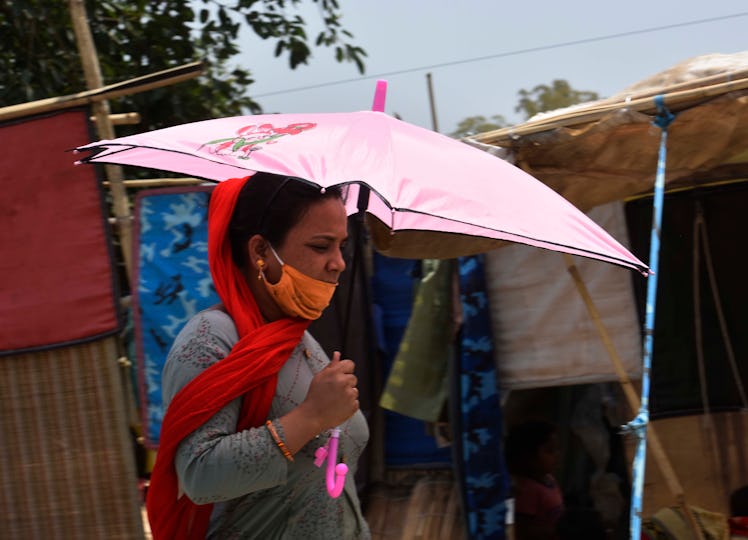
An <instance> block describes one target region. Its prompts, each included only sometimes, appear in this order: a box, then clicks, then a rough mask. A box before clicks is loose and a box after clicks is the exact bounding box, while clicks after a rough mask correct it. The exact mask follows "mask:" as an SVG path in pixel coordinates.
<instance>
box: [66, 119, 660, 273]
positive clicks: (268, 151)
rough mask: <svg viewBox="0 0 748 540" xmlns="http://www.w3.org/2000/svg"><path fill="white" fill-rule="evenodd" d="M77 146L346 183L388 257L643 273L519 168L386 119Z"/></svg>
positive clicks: (198, 126) (220, 124)
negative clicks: (510, 257) (518, 254)
mask: <svg viewBox="0 0 748 540" xmlns="http://www.w3.org/2000/svg"><path fill="white" fill-rule="evenodd" d="M77 150H93V151H95V152H94V154H93V155H91V156H89V157H86V158H84V159H83V160H82V162H86V163H114V164H120V165H134V166H139V167H147V168H151V169H159V170H166V171H174V172H179V173H183V174H187V175H191V176H196V177H200V178H206V179H209V180H215V181H221V180H224V179H227V178H231V177H237V176H246V175H249V174H252V173H253V172H254V171H265V172H270V173H276V174H281V175H287V176H294V177H298V178H300V179H303V180H305V181H308V182H313V183H314V184H316V185H318V186H320V188H326V187H330V186H334V185H343V186H348V198H347V201H348V202H347V206H348V208H349V212H350V213H354V212H355V211H356V210H357V209H363V210H365V211H366V212H367V213H368V215H369V216H370V219H369V227H370V230H371V234H372V238H373V241H374V244H375V246H376V247H377V249H378V250H379V251H380V252H382V253H383V254H385V255H389V256H394V257H404V258H453V257H458V256H464V255H471V254H475V253H480V252H485V251H489V250H491V249H493V248H496V247H498V246H500V245H502V244H503V243H504V242H505V241H510V242H519V243H523V244H528V245H531V246H536V247H540V248H545V249H551V250H554V251H561V252H566V253H571V254H575V255H582V256H585V257H590V258H593V259H599V260H602V261H606V262H609V263H613V264H618V265H621V266H624V267H629V268H634V269H636V270H639V271H640V272H642V273H645V274H646V273H647V272H648V268H647V266H646V265H645V264H644V263H642V262H641V261H640V260H639V259H637V258H636V257H634V256H633V255H632V254H631V253H630V252H629V251H628V250H627V249H626V248H624V247H623V246H622V245H621V244H619V243H618V242H617V241H616V240H615V239H613V238H612V237H611V236H610V235H609V234H608V233H606V232H605V231H604V230H603V229H602V228H600V227H599V226H598V225H597V224H595V223H594V222H593V221H592V220H590V219H589V218H588V217H587V216H586V215H584V214H583V213H582V212H581V211H579V210H578V209H577V208H575V207H574V206H573V205H572V204H571V203H569V202H568V201H566V200H565V199H564V198H563V197H561V196H560V195H558V194H557V193H556V192H554V191H553V190H551V189H550V188H548V187H547V186H545V185H544V184H543V183H541V182H539V181H538V180H536V179H535V178H533V177H532V176H530V175H529V174H527V173H525V172H524V171H522V170H521V169H519V168H518V167H515V166H513V165H511V164H509V163H507V162H505V161H503V160H501V159H499V158H497V157H495V156H492V155H490V154H488V153H486V152H483V151H481V150H478V149H476V148H473V147H471V146H468V145H467V144H464V143H462V142H460V141H458V140H455V139H451V138H449V137H446V136H444V135H440V134H438V133H435V132H433V131H429V130H427V129H423V128H420V127H418V126H415V125H412V124H408V123H406V122H403V121H400V120H397V119H395V118H393V117H391V116H388V115H387V114H385V113H383V112H377V111H361V112H351V113H330V114H270V115H254V116H236V117H229V118H220V119H215V120H207V121H203V122H195V123H190V124H184V125H180V126H176V127H170V128H165V129H160V130H156V131H151V132H148V133H143V134H138V135H132V136H128V137H120V138H117V139H114V140H109V141H108V140H103V141H99V142H95V143H91V144H87V145H84V146H80V147H78V148H77ZM362 188H363V189H362ZM370 193H371V195H370ZM371 218H373V219H371Z"/></svg>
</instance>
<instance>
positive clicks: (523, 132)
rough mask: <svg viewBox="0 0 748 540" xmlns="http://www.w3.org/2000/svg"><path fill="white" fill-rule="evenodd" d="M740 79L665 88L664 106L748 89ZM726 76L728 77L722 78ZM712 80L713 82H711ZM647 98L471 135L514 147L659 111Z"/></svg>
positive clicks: (744, 78)
mask: <svg viewBox="0 0 748 540" xmlns="http://www.w3.org/2000/svg"><path fill="white" fill-rule="evenodd" d="M737 74H738V76H739V77H740V78H735V79H730V80H727V81H725V82H720V83H715V84H710V85H708V86H704V87H701V88H688V89H686V90H677V91H671V90H670V89H669V88H663V89H662V92H661V93H662V94H663V95H664V99H665V104H666V105H667V107H668V108H669V109H670V110H671V111H672V112H678V111H680V110H683V109H687V108H688V107H692V106H694V105H696V104H698V103H701V102H703V101H707V100H709V99H712V98H715V97H717V96H721V95H723V94H727V93H729V92H736V91H738V90H745V89H748V76H746V74H745V72H737ZM723 77H726V75H723ZM710 80H711V79H710ZM642 95H643V96H644V97H640V96H639V95H631V96H627V97H625V98H623V97H620V96H617V97H615V98H609V99H605V100H600V101H596V102H592V103H590V104H589V105H586V106H580V107H578V108H575V109H572V110H571V111H565V110H563V109H562V110H560V111H559V112H558V113H557V114H550V113H549V114H547V115H544V116H542V117H541V118H539V119H537V120H530V121H528V122H525V123H524V124H519V125H516V126H511V127H506V128H501V129H497V130H495V131H487V132H485V133H480V134H478V135H475V136H471V137H470V138H471V139H474V140H476V141H478V142H481V143H484V144H491V145H494V146H509V147H511V146H512V143H513V142H514V141H515V140H517V139H518V138H521V137H524V136H527V135H533V134H535V133H541V132H543V131H549V130H551V129H556V128H561V127H567V126H576V125H580V124H584V123H587V122H593V121H596V120H599V119H601V118H603V117H604V116H605V115H607V114H610V113H612V112H615V111H620V110H624V109H626V110H630V111H637V112H641V113H644V114H654V113H656V112H657V108H656V106H655V104H654V100H653V99H652V97H651V93H650V92H643V93H642Z"/></svg>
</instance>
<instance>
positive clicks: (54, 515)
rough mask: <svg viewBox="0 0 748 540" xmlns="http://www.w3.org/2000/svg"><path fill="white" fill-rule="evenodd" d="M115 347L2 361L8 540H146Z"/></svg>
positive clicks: (106, 344) (1, 520) (1, 503)
mask: <svg viewBox="0 0 748 540" xmlns="http://www.w3.org/2000/svg"><path fill="white" fill-rule="evenodd" d="M119 369H120V368H119V366H118V364H117V351H116V347H115V341H114V338H106V339H103V340H98V341H95V342H92V343H87V344H83V345H76V346H73V347H66V348H62V349H55V350H52V351H45V352H39V353H29V354H23V355H16V356H8V357H5V358H2V359H0V462H2V464H3V466H2V467H3V473H2V475H0V509H2V511H0V531H2V533H0V536H2V537H3V538H4V539H24V540H25V539H36V538H40V539H41V538H43V539H45V540H46V539H52V538H65V539H75V538H86V539H90V538H107V539H125V538H127V539H130V538H138V539H142V538H144V535H143V526H142V522H141V515H140V500H139V496H138V491H137V478H136V470H135V458H134V454H133V448H132V443H131V442H130V438H129V436H128V426H127V422H126V419H125V418H126V417H125V406H124V398H123V393H122V387H121V384H122V383H121V378H120V373H119V371H118V370H119Z"/></svg>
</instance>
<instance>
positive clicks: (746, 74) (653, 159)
mask: <svg viewBox="0 0 748 540" xmlns="http://www.w3.org/2000/svg"><path fill="white" fill-rule="evenodd" d="M655 96H662V98H663V101H664V104H665V106H666V107H667V108H668V109H669V110H670V111H671V112H672V113H673V114H674V115H675V118H674V120H673V121H672V123H671V124H670V126H669V129H668V140H667V165H666V169H665V171H664V172H665V175H664V182H665V189H666V190H667V195H666V201H665V205H664V218H663V226H662V239H661V241H662V255H661V258H662V266H661V268H660V271H659V274H660V275H659V277H660V280H661V286H660V290H659V292H658V298H659V300H658V304H659V307H658V317H657V323H656V325H655V333H654V343H655V350H654V361H653V370H652V376H653V385H652V410H653V418H655V421H654V423H653V425H654V426H655V428H656V431H657V433H658V434H659V435H660V437H661V440H662V446H663V448H664V450H665V453H666V454H667V456H668V457H669V461H670V463H672V467H673V470H671V471H669V472H670V473H674V474H675V476H676V477H677V478H675V479H674V478H672V475H669V474H665V475H664V485H668V489H665V488H664V485H663V476H660V471H659V468H658V466H657V464H655V462H653V461H650V462H649V465H648V466H647V480H646V483H645V486H646V488H645V494H644V508H645V513H647V512H649V513H652V512H654V511H655V510H656V509H657V508H659V507H661V506H665V505H669V504H673V503H674V502H676V501H673V494H675V493H674V492H675V491H678V489H680V490H681V491H683V492H685V493H686V495H687V499H688V502H689V504H696V505H700V506H704V507H707V508H710V509H713V510H719V511H723V512H724V511H726V500H727V496H728V495H729V492H730V490H731V489H734V488H736V487H738V486H739V485H742V484H746V483H748V472H747V471H746V468H745V463H746V462H747V461H746V454H745V448H746V447H747V446H748V445H747V444H746V442H748V441H747V440H746V430H747V429H748V422H746V420H747V419H746V415H745V414H744V412H743V413H739V412H738V413H734V412H729V411H731V410H732V411H734V410H736V409H739V408H740V407H743V410H745V407H746V403H745V391H744V388H745V386H746V383H748V373H747V372H748V368H746V362H745V358H746V357H748V343H746V339H745V337H743V336H742V335H741V332H740V329H741V328H743V327H744V326H745V324H746V323H747V322H748V316H747V315H746V311H745V307H744V306H745V305H746V302H748V293H747V291H748V288H747V287H745V283H744V277H743V275H742V274H743V273H744V272H742V268H743V267H744V265H743V264H741V263H744V262H745V259H746V255H745V253H744V252H743V250H741V247H742V245H741V244H740V238H741V237H742V234H743V233H744V232H745V231H746V230H748V222H746V218H745V212H744V210H742V209H744V208H745V203H746V202H748V201H747V200H746V195H747V194H748V186H747V185H746V178H748V53H747V52H742V53H737V54H732V55H720V54H712V55H706V56H701V57H697V58H693V59H691V60H687V61H684V62H682V63H680V64H678V65H676V66H674V67H672V68H671V69H669V70H666V71H664V72H662V73H659V74H657V75H655V76H653V77H650V78H647V79H645V80H643V81H641V82H640V83H637V84H635V85H633V86H631V87H629V88H626V89H624V90H623V91H621V92H620V93H618V94H616V95H614V96H612V97H610V98H607V99H603V100H599V101H595V102H591V103H584V104H580V105H576V106H573V107H569V108H566V109H562V110H557V111H551V112H548V113H544V114H540V115H537V116H536V117H534V118H531V119H530V120H528V121H527V122H525V123H523V124H520V125H516V126H512V127H509V128H503V129H500V130H496V131H492V132H487V133H482V134H479V135H476V136H474V137H471V138H470V139H469V141H468V142H471V143H473V144H476V145H478V146H480V147H482V148H484V149H485V150H487V151H489V152H492V153H494V154H497V155H501V156H503V157H505V158H507V159H510V160H512V161H513V162H515V163H516V164H517V165H519V166H520V167H522V168H524V169H525V170H527V171H528V172H530V173H531V174H532V175H533V176H535V177H536V178H538V179H540V180H541V181H543V182H544V183H546V184H547V185H549V186H550V187H552V188H553V189H555V190H556V191H558V192H559V193H561V194H562V195H564V196H565V197H566V198H567V199H568V200H570V201H571V202H572V203H573V204H575V205H576V206H578V207H580V208H582V209H584V210H590V209H593V208H596V207H599V206H600V205H603V204H606V203H616V202H619V203H625V212H626V217H627V221H628V229H629V235H630V242H631V245H632V251H633V252H634V253H640V254H641V253H642V252H643V250H646V249H647V248H648V243H649V239H648V236H647V228H648V225H649V223H648V220H649V219H650V215H651V202H650V201H649V200H647V198H648V197H649V196H650V195H651V192H652V189H653V182H654V178H655V173H656V171H657V160H658V150H659V143H660V131H661V130H660V129H658V127H656V126H654V125H653V120H654V119H655V116H656V114H657V112H658V111H657V106H656V103H655V99H654V98H655ZM499 251H500V250H499ZM642 281H643V280H639V281H638V282H637V281H636V280H634V286H635V289H641V288H642V286H643V284H642V283H641V282H642ZM639 292H640V291H639ZM637 297H638V298H641V294H638V295H637ZM593 300H594V298H593ZM637 307H638V309H639V310H640V311H641V309H642V306H641V305H638V306H637ZM687 413H692V414H693V413H696V414H697V415H698V416H695V415H694V416H683V415H684V414H687ZM698 413H705V414H698ZM683 437H687V438H688V441H689V444H688V445H687V446H684V445H683V444H682V442H680V440H681V439H682V438H683ZM705 456H706V457H707V459H704V457H705ZM655 461H658V460H655ZM665 461H668V460H665ZM679 481H681V482H682V485H679V484H678V482H679ZM673 482H675V484H673ZM674 488H675V489H674Z"/></svg>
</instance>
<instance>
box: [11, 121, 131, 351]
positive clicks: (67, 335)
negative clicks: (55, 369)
mask: <svg viewBox="0 0 748 540" xmlns="http://www.w3.org/2000/svg"><path fill="white" fill-rule="evenodd" d="M89 140H90V136H89V132H88V112H87V111H84V110H74V111H66V112H62V113H57V114H52V115H48V116H42V117H34V118H30V119H24V120H22V121H17V122H13V123H6V124H3V125H0V141H2V151H3V165H2V167H0V185H1V186H2V187H3V193H2V195H0V253H2V256H0V354H9V353H13V352H20V351H23V350H33V349H43V348H49V347H52V346H59V345H65V344H71V343H76V342H80V341H85V340H88V339H92V338H96V337H100V336H105V335H108V334H112V333H114V332H116V331H117V330H118V328H119V320H118V315H117V313H118V308H117V300H116V297H117V294H116V289H115V279H114V270H113V262H112V258H111V249H110V241H109V238H108V225H107V222H106V216H105V214H104V212H103V203H102V198H101V193H100V190H99V185H98V182H97V179H96V168H95V167H92V166H90V165H79V166H76V165H74V162H75V160H76V156H75V155H74V154H73V153H72V152H69V151H67V150H70V149H71V148H73V147H75V146H77V145H80V144H84V143H86V142H88V141H89Z"/></svg>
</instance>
